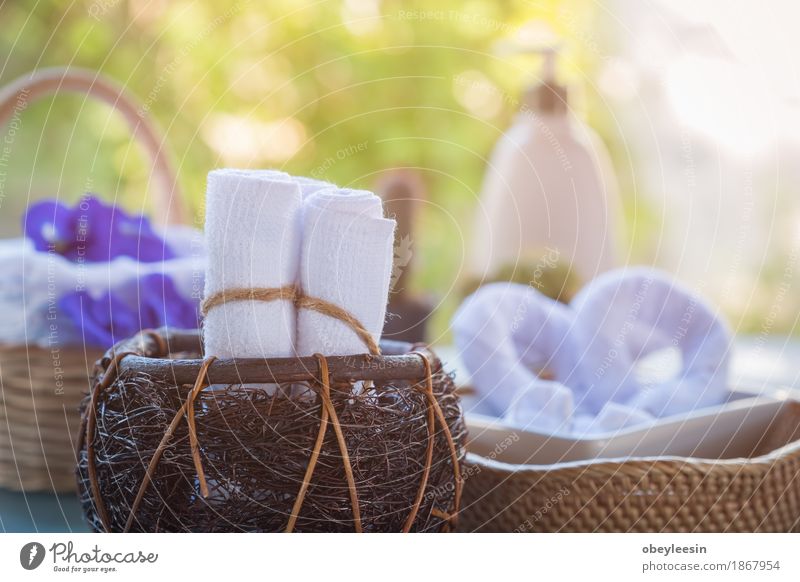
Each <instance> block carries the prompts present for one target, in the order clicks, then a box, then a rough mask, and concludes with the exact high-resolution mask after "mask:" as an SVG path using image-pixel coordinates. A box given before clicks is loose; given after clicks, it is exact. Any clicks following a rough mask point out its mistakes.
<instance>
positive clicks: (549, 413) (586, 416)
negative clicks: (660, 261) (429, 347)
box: [452, 268, 730, 436]
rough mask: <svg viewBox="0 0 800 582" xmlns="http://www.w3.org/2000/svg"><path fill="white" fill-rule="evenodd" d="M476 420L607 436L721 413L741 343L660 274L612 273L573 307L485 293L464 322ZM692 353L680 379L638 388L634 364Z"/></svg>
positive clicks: (466, 307) (469, 305)
mask: <svg viewBox="0 0 800 582" xmlns="http://www.w3.org/2000/svg"><path fill="white" fill-rule="evenodd" d="M452 326H453V331H454V335H455V341H456V345H457V347H458V348H459V351H460V356H461V358H462V360H463V361H464V363H465V365H466V367H467V368H468V369H469V371H470V374H471V375H472V382H473V384H474V386H475V388H476V389H477V391H478V393H479V396H480V397H481V402H480V404H479V405H478V406H477V407H476V411H477V412H485V413H488V414H492V415H494V416H498V417H503V418H504V419H505V420H506V421H507V422H508V423H509V424H511V425H513V426H515V427H518V428H521V429H523V430H534V431H538V432H542V433H546V434H568V435H573V436H581V435H597V434H604V433H611V432H615V431H619V430H623V429H626V428H629V427H633V426H638V425H642V424H646V423H647V422H651V421H652V420H653V419H654V418H661V417H665V416H674V415H678V414H686V413H690V412H693V411H694V410H696V409H697V408H701V407H705V406H712V405H716V404H721V403H722V402H724V401H725V399H726V395H727V392H728V383H727V366H728V351H729V348H730V333H729V331H728V329H727V327H726V326H725V325H724V323H723V322H722V321H721V320H720V319H719V317H718V316H717V315H716V314H715V313H714V310H713V309H712V308H711V306H710V305H708V304H707V303H706V302H705V301H703V300H702V299H701V298H699V297H697V296H696V295H694V294H692V293H691V292H690V291H688V290H687V289H685V288H683V287H682V286H680V285H678V284H677V283H675V282H674V281H673V280H672V279H671V278H670V277H669V276H667V275H665V274H663V273H660V272H658V271H656V270H654V269H647V268H639V269H628V270H626V269H620V270H616V271H611V272H609V273H606V274H604V275H602V276H600V277H598V278H597V279H595V280H594V281H593V282H592V283H591V284H589V285H588V286H587V287H586V288H584V289H583V290H582V291H581V292H580V293H579V294H578V295H577V296H576V297H575V298H574V299H573V301H572V303H571V304H570V305H569V306H567V305H562V304H559V303H557V302H555V301H553V300H551V299H549V298H547V297H545V296H543V295H542V294H540V293H539V292H538V291H536V290H535V289H533V288H530V287H528V286H524V285H517V284H513V283H497V284H492V285H486V286H484V287H482V288H481V289H479V290H478V291H477V292H476V293H475V294H473V295H472V296H471V297H469V298H468V299H467V300H466V301H465V302H464V304H463V305H462V306H461V308H460V309H459V310H458V312H457V313H456V315H455V317H454V319H453V322H452ZM666 348H671V349H677V350H678V351H680V353H681V357H682V361H683V366H682V369H681V370H680V372H679V373H678V374H677V375H676V376H675V377H673V378H671V379H661V380H659V381H656V382H654V383H650V384H645V383H640V382H639V381H637V377H636V370H635V364H636V362H637V361H638V360H640V359H641V358H643V357H645V356H647V355H649V354H653V353H654V352H656V351H658V350H662V349H666Z"/></svg>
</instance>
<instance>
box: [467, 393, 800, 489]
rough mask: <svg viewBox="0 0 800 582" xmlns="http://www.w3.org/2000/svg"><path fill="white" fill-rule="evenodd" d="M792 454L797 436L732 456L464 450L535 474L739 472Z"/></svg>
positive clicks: (797, 450) (476, 460) (493, 465)
mask: <svg viewBox="0 0 800 582" xmlns="http://www.w3.org/2000/svg"><path fill="white" fill-rule="evenodd" d="M787 403H788V404H789V405H790V406H795V407H797V408H800V402H797V401H794V400H789V401H787ZM792 457H800V439H798V440H795V441H793V442H790V443H787V444H785V445H782V446H779V447H777V448H775V449H773V450H771V451H769V452H767V453H764V454H762V455H758V456H756V457H733V458H728V459H711V458H704V457H682V456H678V455H643V456H630V457H605V458H602V459H582V460H577V461H565V462H562V463H551V464H543V465H537V464H533V463H519V464H518V463H508V462H505V461H499V460H497V459H491V458H489V457H485V456H483V455H479V454H477V453H473V452H469V451H468V452H467V463H468V464H473V465H478V466H482V467H485V468H488V469H493V470H495V471H504V472H507V473H524V474H527V475H536V474H544V473H552V472H554V471H575V472H580V473H586V472H587V471H588V472H590V473H596V474H604V475H605V474H612V473H618V472H619V471H620V467H625V472H626V473H628V474H634V473H635V474H641V475H643V474H645V473H651V472H652V471H653V470H654V469H655V470H662V471H664V472H666V473H676V472H679V471H682V472H703V473H706V472H708V471H711V470H716V471H731V473H740V472H741V471H742V470H743V469H744V468H747V467H750V468H752V469H754V470H758V471H760V470H763V469H767V468H769V467H771V466H772V465H773V464H775V463H776V462H777V461H784V460H787V459H789V458H792Z"/></svg>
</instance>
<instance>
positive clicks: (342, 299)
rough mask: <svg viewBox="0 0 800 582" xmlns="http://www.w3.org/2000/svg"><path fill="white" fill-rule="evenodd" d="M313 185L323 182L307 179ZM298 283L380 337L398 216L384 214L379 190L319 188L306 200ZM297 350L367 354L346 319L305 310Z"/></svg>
mask: <svg viewBox="0 0 800 582" xmlns="http://www.w3.org/2000/svg"><path fill="white" fill-rule="evenodd" d="M307 186H308V187H309V188H311V187H314V188H317V187H318V186H321V185H320V184H318V183H317V184H313V183H307ZM302 225H303V242H302V250H301V255H300V256H301V259H300V260H301V263H300V264H301V268H300V275H299V285H300V288H301V289H302V291H303V293H304V294H305V295H307V296H310V297H316V298H319V299H324V300H326V301H330V302H331V303H334V304H335V305H337V306H339V307H341V308H343V309H345V310H346V311H348V312H349V313H351V314H352V315H353V316H354V317H355V318H356V319H358V321H359V322H360V323H361V324H362V325H363V326H364V327H365V328H366V330H367V331H368V332H369V333H370V334H371V335H372V337H373V338H374V339H375V340H376V341H378V340H379V339H380V335H381V331H382V330H383V323H384V317H385V315H386V300H387V296H388V293H389V280H390V277H391V271H392V259H393V251H392V249H393V243H394V230H395V221H394V220H390V219H386V218H384V217H383V206H382V204H381V200H380V198H378V197H377V196H375V194H373V193H371V192H367V191H363V190H347V189H341V190H337V189H333V188H327V189H325V188H321V187H320V188H317V191H316V192H314V193H311V194H309V195H308V197H307V198H306V199H305V202H304V205H303V218H302ZM297 321H298V323H297V352H298V354H299V355H301V356H307V355H312V354H314V353H322V354H325V355H348V354H358V353H364V352H365V351H366V346H365V345H364V342H363V341H362V340H361V339H360V338H359V337H358V336H357V335H356V334H355V333H354V332H353V331H352V330H351V329H350V328H349V327H348V326H347V325H345V324H343V323H342V322H341V321H338V320H336V319H333V318H331V317H329V316H327V315H323V314H320V313H317V312H315V311H310V310H307V309H302V310H300V313H299V314H298V319H297Z"/></svg>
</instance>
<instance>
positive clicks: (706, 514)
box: [459, 402, 800, 532]
mask: <svg viewBox="0 0 800 582" xmlns="http://www.w3.org/2000/svg"><path fill="white" fill-rule="evenodd" d="M798 439H800V404H798V403H796V402H790V403H786V405H785V406H784V408H783V410H782V411H781V413H780V414H779V415H778V416H776V418H775V419H773V421H772V422H771V423H770V425H769V426H766V427H764V433H763V438H760V439H759V440H758V442H757V443H754V445H753V447H752V454H751V455H749V456H747V457H746V458H735V459H721V460H707V459H691V458H677V457H651V458H637V459H630V460H614V461H604V462H575V463H564V464H556V465H549V466H534V465H511V464H507V463H502V462H498V461H496V460H491V459H488V458H485V457H481V456H478V455H475V454H469V455H468V456H467V463H466V466H465V470H464V478H465V484H464V499H463V501H464V503H463V506H462V511H461V515H460V522H459V529H460V530H461V531H485V532H560V531H563V532H597V531H602V532H790V531H800V440H798Z"/></svg>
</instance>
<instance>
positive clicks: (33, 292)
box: [0, 225, 206, 347]
mask: <svg viewBox="0 0 800 582" xmlns="http://www.w3.org/2000/svg"><path fill="white" fill-rule="evenodd" d="M163 236H164V238H165V239H166V241H167V244H168V245H169V247H170V249H172V250H173V252H174V253H175V254H176V255H177V256H176V258H173V259H169V260H166V261H156V262H151V263H140V262H138V261H136V260H135V259H133V258H131V257H118V258H115V259H114V260H112V261H109V262H98V263H75V262H72V261H70V260H68V259H66V258H64V257H62V256H61V255H59V254H57V253H54V252H53V253H47V252H39V251H37V250H36V249H35V248H34V247H33V244H31V242H30V241H29V240H27V239H24V238H15V239H9V240H3V241H0V272H2V273H3V276H2V277H0V313H2V314H3V317H2V318H0V343H7V344H37V345H40V346H43V347H56V346H70V345H82V344H83V336H82V334H81V332H80V329H79V328H78V327H77V326H75V325H74V324H73V323H72V322H71V321H69V320H68V319H67V318H66V317H63V316H61V314H60V313H59V311H60V310H59V308H58V302H59V299H60V298H61V297H62V296H64V295H66V294H69V293H74V292H76V291H86V292H88V293H89V294H90V295H92V296H96V297H99V296H101V295H103V294H105V293H108V292H109V291H111V292H119V290H121V289H126V288H129V287H130V283H131V281H133V280H135V279H138V278H141V277H145V276H147V275H151V274H163V275H168V276H169V277H170V278H171V279H172V280H173V282H174V283H175V286H176V288H177V290H178V292H179V293H180V294H181V295H182V296H183V297H184V298H185V299H194V300H199V299H200V296H201V293H202V289H203V277H204V275H205V268H206V265H205V250H204V248H203V243H202V233H200V231H197V230H195V229H192V228H188V227H177V226H171V225H170V226H168V227H167V229H166V230H165V231H164V233H163Z"/></svg>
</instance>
